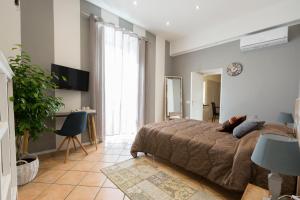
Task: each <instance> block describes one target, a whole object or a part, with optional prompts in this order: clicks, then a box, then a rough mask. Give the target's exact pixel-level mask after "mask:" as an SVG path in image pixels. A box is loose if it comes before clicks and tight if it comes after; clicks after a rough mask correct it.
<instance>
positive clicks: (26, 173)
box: [17, 155, 39, 185]
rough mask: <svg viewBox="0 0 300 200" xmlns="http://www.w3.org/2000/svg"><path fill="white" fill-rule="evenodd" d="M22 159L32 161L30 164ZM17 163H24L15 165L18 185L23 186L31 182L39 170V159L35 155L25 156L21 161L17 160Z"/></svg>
mask: <svg viewBox="0 0 300 200" xmlns="http://www.w3.org/2000/svg"><path fill="white" fill-rule="evenodd" d="M24 159H34V160H33V161H31V162H27V161H26V160H24ZM17 163H24V164H21V165H19V166H18V165H17V175H18V185H24V184H26V183H29V182H30V181H32V180H33V179H34V178H35V177H36V175H37V173H38V170H39V159H38V157H37V156H35V155H26V156H25V157H24V158H23V159H21V160H18V161H17Z"/></svg>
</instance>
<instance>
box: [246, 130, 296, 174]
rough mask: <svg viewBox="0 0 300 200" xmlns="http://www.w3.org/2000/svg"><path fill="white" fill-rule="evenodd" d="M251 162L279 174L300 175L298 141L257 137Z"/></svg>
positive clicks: (275, 137) (279, 136)
mask: <svg viewBox="0 0 300 200" xmlns="http://www.w3.org/2000/svg"><path fill="white" fill-rule="evenodd" d="M251 160H252V161H253V162H254V163H256V164H257V165H259V166H261V167H263V168H265V169H268V170H270V171H271V172H276V173H280V174H285V175H290V176H299V175H300V150H299V145H298V140H296V139H294V138H289V137H285V136H281V135H275V134H263V135H261V136H260V137H259V139H258V142H257V144H256V146H255V149H254V151H253V154H252V156H251Z"/></svg>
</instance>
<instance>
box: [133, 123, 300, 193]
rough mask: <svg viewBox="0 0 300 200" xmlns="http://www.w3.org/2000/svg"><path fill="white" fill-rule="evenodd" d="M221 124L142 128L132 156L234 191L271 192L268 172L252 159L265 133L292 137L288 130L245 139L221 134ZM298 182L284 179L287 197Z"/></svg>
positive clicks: (266, 130) (273, 127)
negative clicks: (145, 156)
mask: <svg viewBox="0 0 300 200" xmlns="http://www.w3.org/2000/svg"><path fill="white" fill-rule="evenodd" d="M220 126H221V125H220V124H216V123H210V122H203V121H197V120H187V119H179V120H171V121H165V122H160V123H152V124H148V125H145V126H144V127H142V128H141V129H140V130H139V132H138V134H137V136H136V138H135V141H134V143H133V144H132V147H131V155H132V156H133V157H135V158H136V157H137V153H138V152H144V153H150V154H153V155H154V156H156V157H159V158H161V159H164V160H167V161H169V162H170V163H172V164H175V165H177V166H179V167H182V168H184V169H186V170H188V171H191V172H193V173H195V174H198V175H200V176H202V177H205V178H207V179H208V180H210V181H212V182H214V183H216V184H218V185H220V186H222V187H224V188H226V189H229V190H234V191H243V190H244V189H245V188H246V186H247V184H248V183H253V184H255V185H258V186H261V187H264V188H267V174H268V173H269V172H268V171H267V170H265V169H263V168H261V167H259V166H257V165H255V164H254V163H253V162H252V161H251V159H250V157H251V154H252V152H253V150H254V147H255V144H256V142H257V139H258V136H259V135H260V134H261V133H270V132H272V133H278V134H282V135H287V136H289V137H290V135H288V134H287V133H286V132H287V129H286V127H284V126H281V125H276V124H266V125H264V128H263V129H261V130H259V131H253V132H251V133H249V134H247V135H246V136H244V137H243V138H241V139H237V138H235V137H233V136H232V134H231V133H226V132H219V131H217V128H220ZM295 188H296V178H295V177H289V176H283V185H282V192H283V193H285V194H286V193H293V192H294V191H295Z"/></svg>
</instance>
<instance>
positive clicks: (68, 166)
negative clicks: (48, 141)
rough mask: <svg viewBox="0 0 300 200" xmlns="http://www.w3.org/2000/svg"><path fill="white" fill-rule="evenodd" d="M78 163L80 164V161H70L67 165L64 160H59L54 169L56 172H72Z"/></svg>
mask: <svg viewBox="0 0 300 200" xmlns="http://www.w3.org/2000/svg"><path fill="white" fill-rule="evenodd" d="M77 163H78V161H73V160H68V161H67V162H66V163H65V162H64V160H59V161H58V163H57V165H56V166H55V167H53V168H52V169H55V170H70V169H71V168H73V167H74V166H75V165H76V164H77Z"/></svg>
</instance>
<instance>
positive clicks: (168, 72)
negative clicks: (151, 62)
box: [165, 41, 173, 76]
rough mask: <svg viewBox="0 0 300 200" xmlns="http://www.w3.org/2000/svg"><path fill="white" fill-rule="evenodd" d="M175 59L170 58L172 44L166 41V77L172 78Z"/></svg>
mask: <svg viewBox="0 0 300 200" xmlns="http://www.w3.org/2000/svg"><path fill="white" fill-rule="evenodd" d="M172 65H173V58H172V57H171V56H170V42H169V41H166V46H165V76H170V75H171V73H172Z"/></svg>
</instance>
